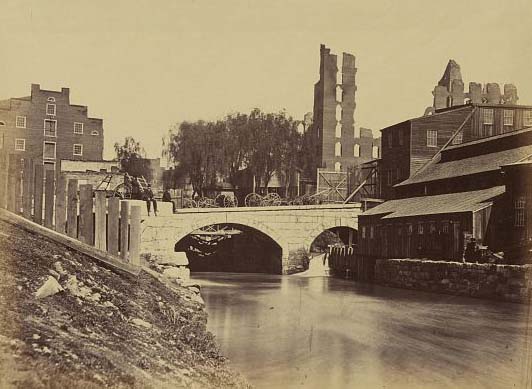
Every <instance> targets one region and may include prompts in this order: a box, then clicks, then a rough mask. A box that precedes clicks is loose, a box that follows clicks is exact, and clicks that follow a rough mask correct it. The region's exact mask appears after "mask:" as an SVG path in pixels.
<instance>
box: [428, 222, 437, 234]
mask: <svg viewBox="0 0 532 389" xmlns="http://www.w3.org/2000/svg"><path fill="white" fill-rule="evenodd" d="M429 228H430V230H429V231H430V233H431V234H434V233H435V232H436V223H434V222H431V223H430V227H429Z"/></svg>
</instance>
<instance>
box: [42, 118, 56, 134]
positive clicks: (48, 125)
mask: <svg viewBox="0 0 532 389" xmlns="http://www.w3.org/2000/svg"><path fill="white" fill-rule="evenodd" d="M44 135H45V136H57V120H52V119H44Z"/></svg>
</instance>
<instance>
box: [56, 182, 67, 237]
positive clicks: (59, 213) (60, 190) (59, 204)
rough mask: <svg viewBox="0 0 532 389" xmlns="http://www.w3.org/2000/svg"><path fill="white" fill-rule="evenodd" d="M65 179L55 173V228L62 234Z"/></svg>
mask: <svg viewBox="0 0 532 389" xmlns="http://www.w3.org/2000/svg"><path fill="white" fill-rule="evenodd" d="M66 181H67V180H66V177H65V176H64V175H63V174H57V176H56V185H55V230H56V231H57V232H60V233H62V234H64V233H65V228H66V215H67V200H66V196H67V192H66Z"/></svg>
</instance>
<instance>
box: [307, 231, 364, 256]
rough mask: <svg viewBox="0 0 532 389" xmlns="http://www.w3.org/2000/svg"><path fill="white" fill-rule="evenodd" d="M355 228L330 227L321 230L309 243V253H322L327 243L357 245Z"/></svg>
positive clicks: (326, 248) (325, 249) (327, 245)
mask: <svg viewBox="0 0 532 389" xmlns="http://www.w3.org/2000/svg"><path fill="white" fill-rule="evenodd" d="M357 243H358V242H357V230H356V229H355V228H351V227H342V226H339V227H331V228H327V229H325V230H323V231H322V232H321V233H320V234H319V235H318V236H316V237H315V238H314V240H313V241H312V243H311V244H310V248H309V249H310V252H311V253H323V252H326V251H327V250H328V247H329V245H352V246H356V245H357Z"/></svg>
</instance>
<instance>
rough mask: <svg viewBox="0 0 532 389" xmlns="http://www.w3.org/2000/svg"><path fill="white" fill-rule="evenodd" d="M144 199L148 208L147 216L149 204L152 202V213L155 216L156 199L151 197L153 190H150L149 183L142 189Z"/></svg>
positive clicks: (149, 209)
mask: <svg viewBox="0 0 532 389" xmlns="http://www.w3.org/2000/svg"><path fill="white" fill-rule="evenodd" d="M144 200H145V201H146V207H147V208H148V216H150V211H151V204H153V213H154V214H155V216H157V200H155V198H154V197H153V191H152V190H151V185H150V184H148V186H147V187H146V189H144Z"/></svg>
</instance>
